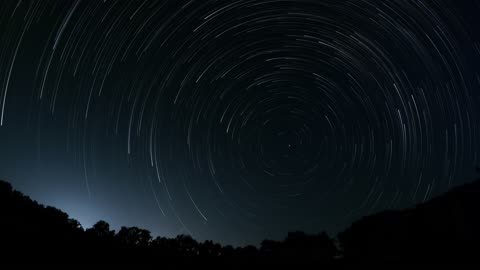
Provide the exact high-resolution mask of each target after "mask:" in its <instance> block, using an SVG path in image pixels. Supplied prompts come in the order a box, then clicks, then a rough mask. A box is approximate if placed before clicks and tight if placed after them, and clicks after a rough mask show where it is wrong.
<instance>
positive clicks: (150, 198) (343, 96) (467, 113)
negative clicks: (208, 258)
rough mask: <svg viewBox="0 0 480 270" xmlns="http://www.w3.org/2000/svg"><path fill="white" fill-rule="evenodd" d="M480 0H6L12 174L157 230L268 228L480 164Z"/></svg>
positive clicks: (232, 239)
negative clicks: (479, 138)
mask: <svg viewBox="0 0 480 270" xmlns="http://www.w3.org/2000/svg"><path fill="white" fill-rule="evenodd" d="M479 12H480V5H479V3H477V1H473V0H465V1H460V2H458V1H449V0H432V1H426V0H402V1H393V0H387V1H376V0H370V1H367V0H347V1H338V0H316V1H314V0H269V1H267V0H264V1H261V0H250V1H249V0H245V1H243V0H237V1H230V0H228V1H227V0H226V1H212V0H206V1H194V0H190V1H179V0H175V1H173V0H163V1H109V0H104V1H100V0H98V1H95V0H84V1H81V0H72V1H60V0H53V1H49V0H43V1H20V0H18V1H13V0H6V1H2V2H1V3H0V44H1V47H0V106H1V111H0V149H2V150H1V153H0V178H4V179H7V180H11V181H12V182H13V183H17V185H18V186H19V187H20V188H21V189H23V190H25V192H26V193H27V194H31V195H32V197H33V198H34V199H38V200H39V201H41V202H45V203H51V204H53V205H55V206H56V207H59V208H62V209H65V210H66V211H67V212H68V213H69V214H70V215H71V216H72V217H74V218H77V219H79V220H80V222H82V224H83V225H84V226H90V225H92V224H93V222H94V221H96V220H97V219H106V220H107V221H109V222H110V223H111V224H112V225H114V227H115V226H117V227H118V226H120V225H125V224H131V225H139V226H142V227H145V228H147V229H149V230H151V231H152V232H153V233H154V234H160V235H166V236H173V235H176V234H178V233H187V234H191V235H192V236H194V237H195V238H198V239H213V240H216V241H220V242H225V243H233V244H246V243H258V242H259V241H260V240H261V239H264V238H279V237H282V236H284V235H285V233H286V232H287V231H289V230H305V231H307V232H319V231H322V230H327V231H329V232H332V233H334V232H337V231H339V230H341V229H343V228H344V227H345V226H347V225H348V224H349V223H350V222H351V221H353V220H355V219H356V218H359V217H362V216H364V215H367V214H372V213H375V212H378V211H380V210H383V209H395V208H400V207H406V206H410V205H413V204H414V203H418V202H423V201H425V200H428V199H429V198H432V196H434V195H438V194H439V193H441V192H444V191H446V190H448V189H449V188H451V187H453V186H455V185H458V184H461V183H463V182H465V181H467V180H468V177H471V176H472V175H473V172H474V168H475V166H478V154H479V150H480V147H479V143H478V136H479V129H478V128H479V120H480V114H479V113H480V112H479V109H478V108H479V106H478V105H479V101H480V100H479V93H480V92H479V86H480V73H479V71H480V64H479V63H480V40H479V39H480V28H479V26H480V18H478V14H479Z"/></svg>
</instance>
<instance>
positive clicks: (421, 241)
mask: <svg viewBox="0 0 480 270" xmlns="http://www.w3.org/2000/svg"><path fill="white" fill-rule="evenodd" d="M479 210H480V180H477V181H475V182H473V183H470V184H466V185H464V186H461V187H457V188H454V189H453V190H451V191H450V192H448V193H446V194H444V195H442V196H440V197H437V198H435V199H432V200H431V201H429V202H426V203H423V204H419V205H417V206H416V207H415V208H412V209H407V210H402V211H386V212H383V213H379V214H376V215H373V216H369V217H365V218H363V219H361V220H359V221H357V222H354V223H353V224H352V226H351V227H350V228H348V229H346V230H345V231H344V232H342V233H340V234H339V236H338V238H339V241H340V243H341V245H342V247H343V252H344V256H345V258H346V259H348V260H351V261H390V262H432V261H433V262H439V261H451V262H473V261H475V260H476V259H477V258H478V254H479V251H480V248H479V244H480V212H479Z"/></svg>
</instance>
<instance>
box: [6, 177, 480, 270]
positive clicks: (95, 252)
mask: <svg viewBox="0 0 480 270" xmlns="http://www.w3.org/2000/svg"><path fill="white" fill-rule="evenodd" d="M479 206H480V180H477V181H475V182H473V183H471V184H467V185H464V186H462V187H458V188H455V189H453V190H452V191H450V192H448V193H446V194H444V195H442V196H440V197H438V198H435V199H433V200H431V201H429V202H427V203H424V204H420V205H418V206H416V207H415V208H412V209H407V210H401V211H386V212H383V213H379V214H376V215H373V216H369V217H365V218H363V219H361V220H359V221H357V222H354V223H353V224H352V225H351V226H350V227H349V228H348V229H346V230H345V231H343V232H341V233H340V234H339V235H338V237H337V239H332V238H330V237H329V236H328V235H327V234H326V233H324V232H323V233H320V234H315V235H310V234H306V233H304V232H298V231H297V232H290V233H288V234H287V236H286V238H285V239H284V240H283V241H274V240H264V241H263V242H262V243H261V245H260V246H259V247H258V248H257V247H255V246H246V247H236V248H234V247H232V246H228V245H227V246H222V245H220V244H218V243H214V242H212V241H204V242H198V241H196V240H195V239H193V238H192V237H190V236H188V235H178V236H177V237H175V238H165V237H156V238H153V237H152V236H151V234H150V232H149V231H148V230H145V229H141V228H137V227H122V228H121V229H120V230H119V231H118V232H115V231H114V230H111V229H110V226H109V224H108V223H107V222H105V221H99V222H97V223H96V224H95V225H94V226H93V227H92V228H89V229H86V230H84V229H83V228H82V227H81V225H80V223H79V222H78V221H76V220H74V219H71V218H69V217H68V215H67V214H66V213H64V212H62V211H60V210H58V209H56V208H53V207H49V206H47V207H45V206H43V205H41V204H39V203H37V202H35V201H32V200H31V199H30V198H29V197H27V196H25V195H23V194H22V193H20V192H18V191H15V190H13V188H12V186H11V185H10V184H9V183H7V182H3V181H0V262H21V263H23V262H30V263H38V262H58V261H68V262H73V263H75V262H78V263H82V262H105V263H122V262H131V263H151V264H157V263H162V264H165V263H175V264H179V263H180V264H181V263H188V262H191V261H195V260H199V259H202V260H203V259H207V258H208V259H212V258H215V260H217V261H222V262H228V263H242V264H251V263H254V262H262V263H296V264H298V263H318V264H321V263H350V262H448V261H451V262H467V261H468V262H475V261H476V260H477V259H476V258H478V256H479V251H480V248H479V245H480V241H479V240H480V232H479V231H480V218H479V216H480V213H479V210H480V208H479Z"/></svg>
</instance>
